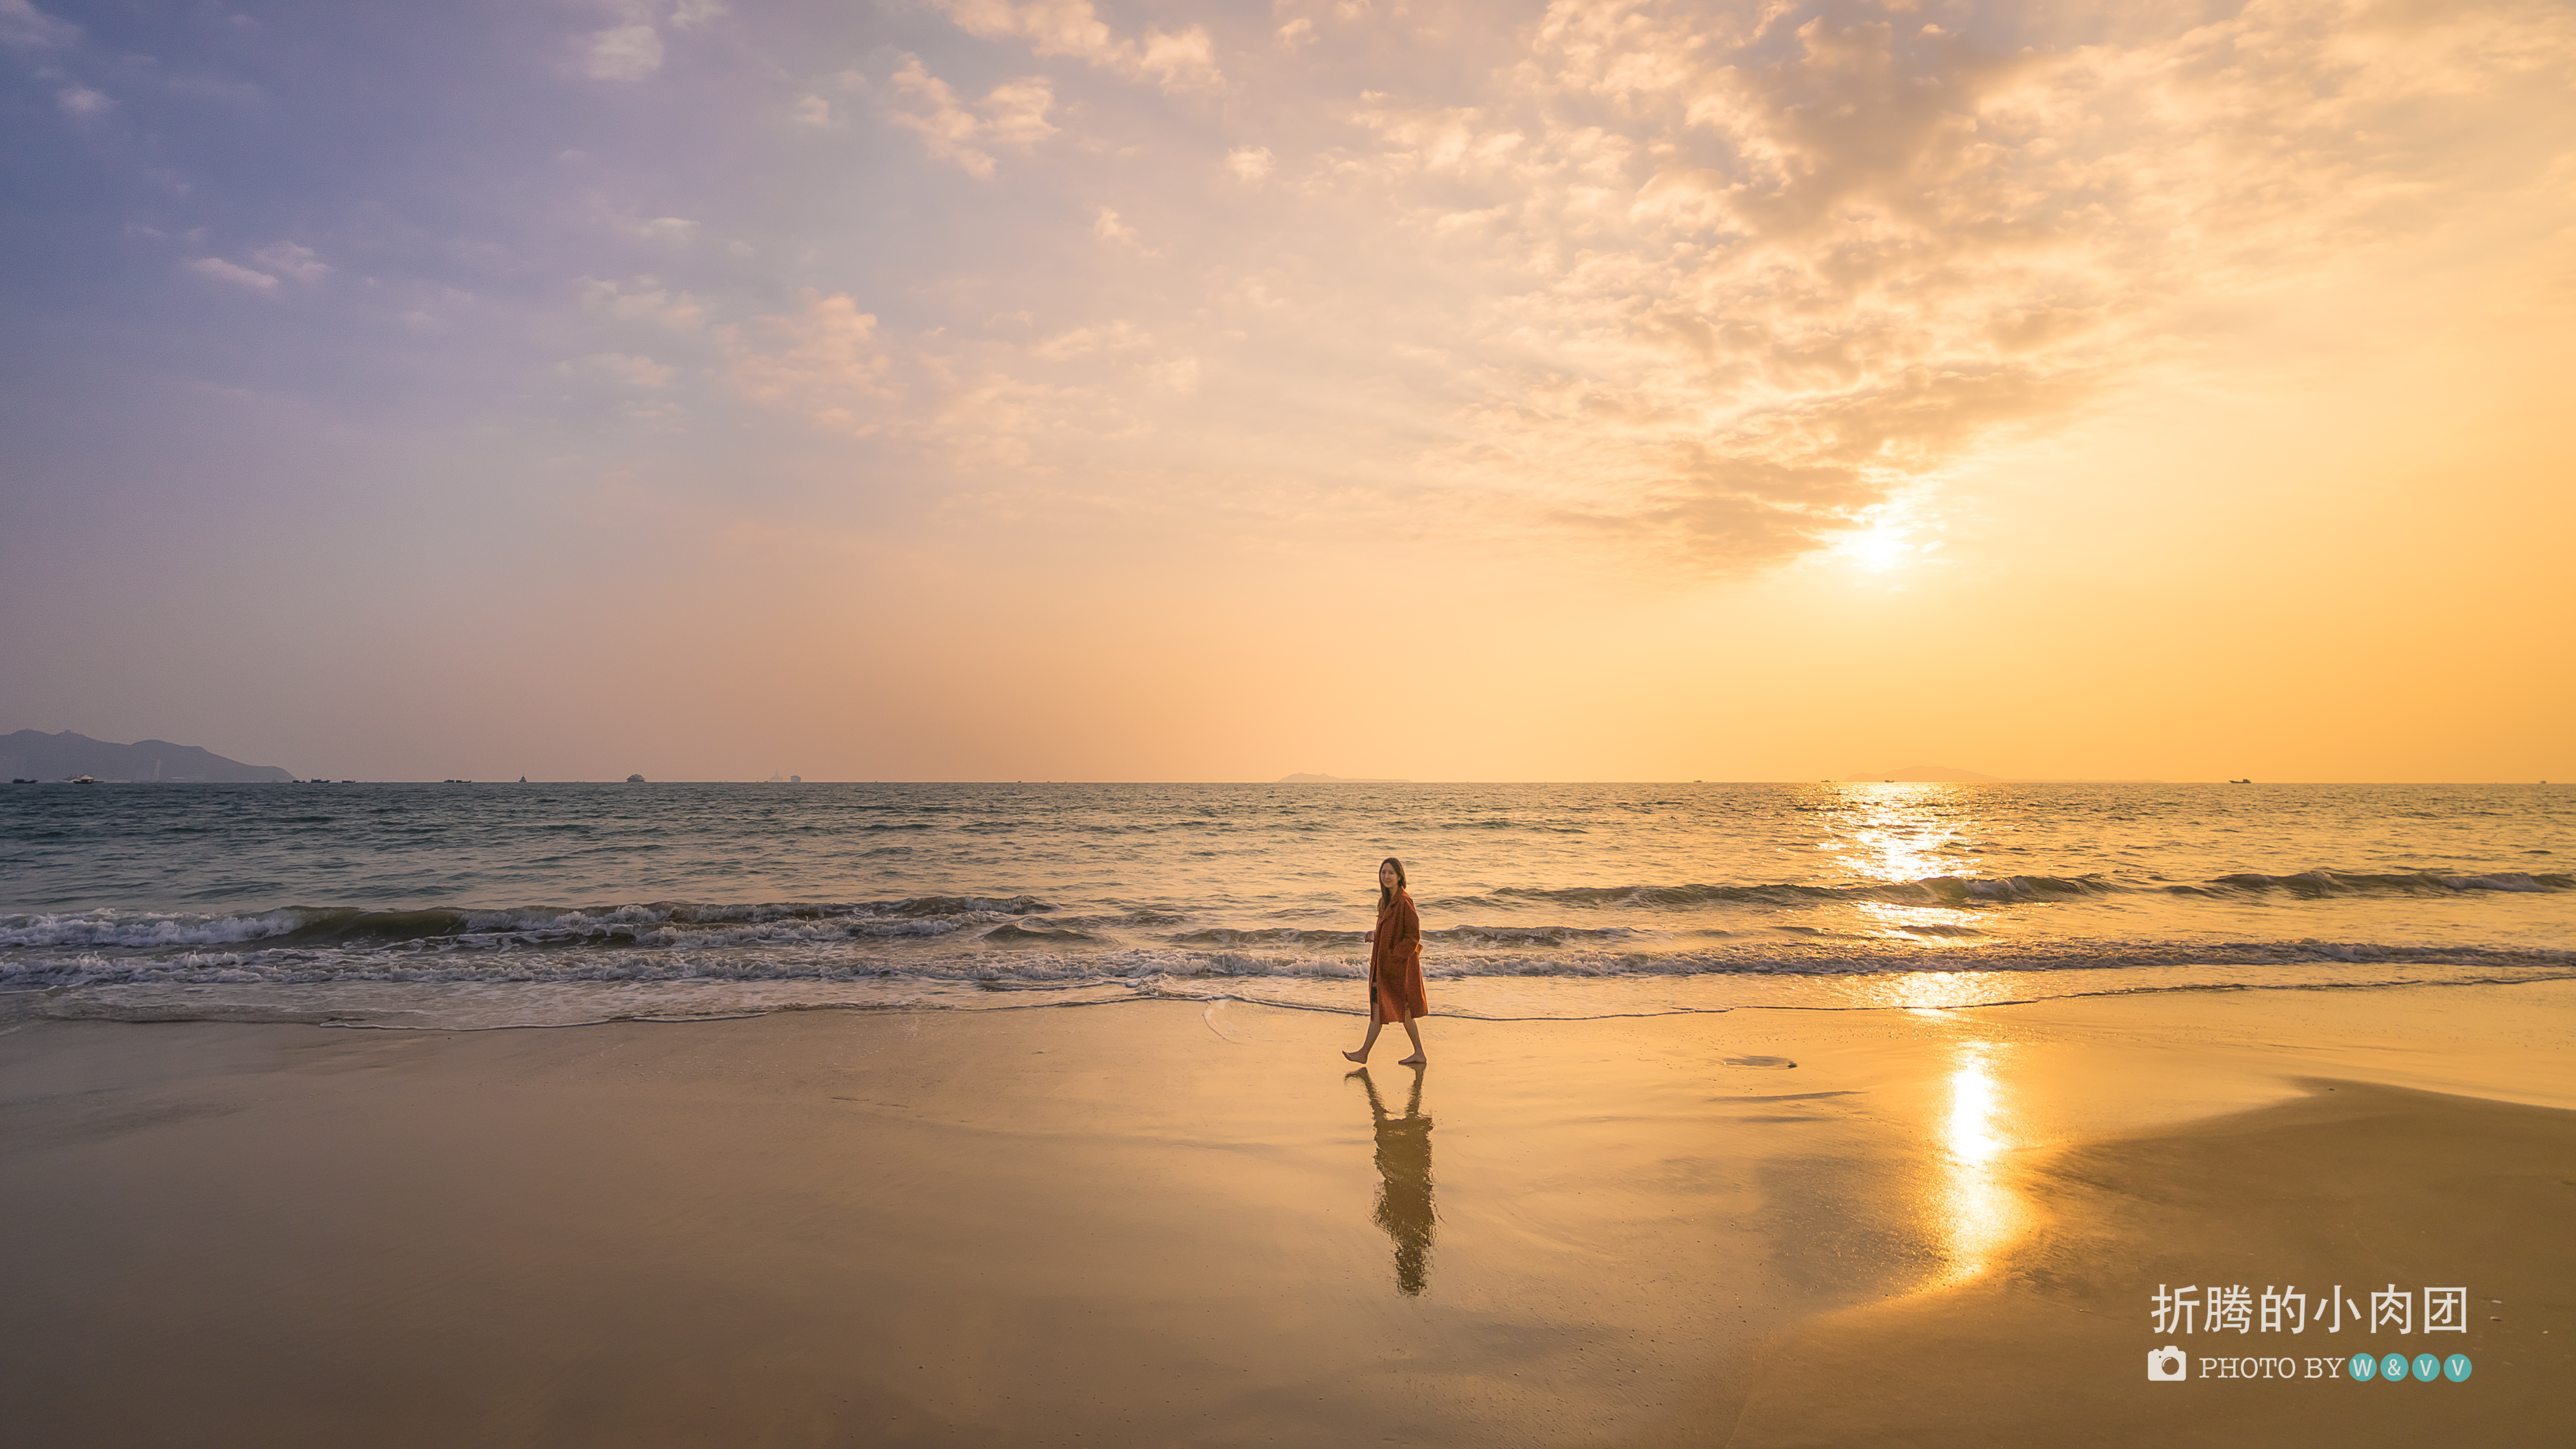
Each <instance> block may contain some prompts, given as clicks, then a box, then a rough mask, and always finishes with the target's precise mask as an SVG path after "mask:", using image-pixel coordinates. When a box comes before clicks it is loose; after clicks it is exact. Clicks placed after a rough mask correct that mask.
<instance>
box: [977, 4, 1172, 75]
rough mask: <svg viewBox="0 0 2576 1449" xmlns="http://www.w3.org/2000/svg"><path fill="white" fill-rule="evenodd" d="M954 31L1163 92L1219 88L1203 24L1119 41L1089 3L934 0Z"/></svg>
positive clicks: (1152, 29)
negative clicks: (1024, 46) (1022, 43)
mask: <svg viewBox="0 0 2576 1449" xmlns="http://www.w3.org/2000/svg"><path fill="white" fill-rule="evenodd" d="M933 3H934V4H937V5H939V6H940V8H942V9H944V10H946V11H947V12H948V13H949V16H950V18H952V19H954V20H955V21H956V22H957V25H958V28H959V29H961V30H964V31H965V32H967V33H968V34H970V35H978V36H983V37H985V38H987V39H1006V38H1016V39H1022V40H1026V41H1028V42H1029V48H1030V50H1031V51H1032V52H1034V53H1036V54H1038V55H1042V56H1052V55H1063V56H1071V57H1073V58H1075V59H1078V60H1082V61H1087V62H1089V63H1090V64H1092V65H1095V66H1099V67H1101V68H1102V69H1104V70H1107V71H1110V72H1111V73H1113V74H1116V75H1119V76H1122V77H1125V78H1126V79H1129V80H1147V79H1150V80H1154V81H1158V82H1160V83H1161V85H1162V86H1163V88H1164V89H1166V90H1181V89H1187V88H1191V87H1198V86H1211V85H1215V84H1218V83H1219V82H1220V81H1221V80H1222V79H1223V77H1222V76H1220V75H1219V74H1218V71H1217V65H1216V47H1215V42H1214V41H1212V40H1211V39H1210V38H1209V36H1208V32H1207V28H1206V27H1205V26H1200V25H1193V26H1190V27H1188V28H1187V29H1185V30H1179V31H1170V32H1166V31H1164V30H1162V29H1160V28H1158V27H1154V26H1147V27H1146V28H1145V31H1144V34H1143V35H1142V36H1141V37H1138V38H1134V39H1125V40H1122V39H1119V38H1118V37H1117V36H1116V35H1114V34H1113V33H1112V32H1111V31H1110V28H1109V26H1108V23H1107V22H1105V21H1103V20H1102V19H1101V18H1100V15H1099V12H1097V11H1096V10H1094V9H1093V8H1092V6H1091V0H1030V3H1027V4H1020V5H1014V4H1012V3H1010V0H933Z"/></svg>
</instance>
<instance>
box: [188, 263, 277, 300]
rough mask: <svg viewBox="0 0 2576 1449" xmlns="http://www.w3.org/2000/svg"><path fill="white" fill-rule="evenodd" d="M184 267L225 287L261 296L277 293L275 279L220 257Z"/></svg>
mask: <svg viewBox="0 0 2576 1449" xmlns="http://www.w3.org/2000/svg"><path fill="white" fill-rule="evenodd" d="M186 266H187V268H188V270H189V271H192V272H195V273H196V274H197V275H198V276H201V277H211V278H213V279H214V280H216V281H218V282H222V283H224V284H225V285H227V286H233V287H241V288H244V289H246V290H249V291H253V292H257V293H259V294H260V295H262V296H274V295H276V293H277V278H275V277H272V276H270V275H269V274H268V273H266V272H254V271H252V270H251V269H250V268H248V267H244V266H237V265H235V264H233V263H231V262H228V261H225V260H224V259H223V258H221V257H199V258H197V259H196V260H194V261H192V262H189V263H187V264H186Z"/></svg>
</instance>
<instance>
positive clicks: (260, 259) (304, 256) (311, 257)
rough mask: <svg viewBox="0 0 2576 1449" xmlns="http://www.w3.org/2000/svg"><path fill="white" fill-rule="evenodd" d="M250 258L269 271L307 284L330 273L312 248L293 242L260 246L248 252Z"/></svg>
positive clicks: (328, 268)
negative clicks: (256, 249)
mask: <svg viewBox="0 0 2576 1449" xmlns="http://www.w3.org/2000/svg"><path fill="white" fill-rule="evenodd" d="M250 259H251V260H252V261H255V262H257V263H259V264H260V265H261V266H263V267H266V268H268V269H269V270H270V271H271V272H275V273H277V274H279V275H281V276H288V277H293V278H294V279H295V280H297V281H299V282H304V283H308V284H309V283H313V282H318V281H321V280H322V279H323V278H324V277H327V276H329V275H331V268H330V266H329V265H328V264H327V263H325V262H324V261H323V260H322V258H321V257H320V255H318V254H317V253H316V252H315V251H314V250H313V248H311V247H308V246H299V245H297V244H296V243H294V242H279V243H277V244H276V245H274V246H265V247H261V248H260V249H259V250H258V251H255V252H252V253H251V254H250Z"/></svg>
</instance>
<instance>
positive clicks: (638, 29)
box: [590, 25, 662, 81]
mask: <svg viewBox="0 0 2576 1449" xmlns="http://www.w3.org/2000/svg"><path fill="white" fill-rule="evenodd" d="M661 68H662V37H661V35H660V34H659V33H658V32H656V31H655V30H654V29H653V27H652V26H650V25H616V26H611V27H610V28H608V29H606V30H603V31H600V32H599V33H598V34H596V35H593V36H592V37H591V38H590V78H591V79H593V80H623V81H640V80H647V79H650V78H651V77H652V76H653V74H654V73H655V72H657V71H659V70H660V69H661Z"/></svg>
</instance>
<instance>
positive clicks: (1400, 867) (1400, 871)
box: [1377, 855, 1411, 911]
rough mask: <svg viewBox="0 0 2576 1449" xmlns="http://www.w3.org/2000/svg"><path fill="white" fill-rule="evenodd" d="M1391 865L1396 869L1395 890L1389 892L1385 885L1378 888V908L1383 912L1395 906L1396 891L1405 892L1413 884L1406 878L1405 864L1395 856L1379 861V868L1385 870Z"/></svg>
mask: <svg viewBox="0 0 2576 1449" xmlns="http://www.w3.org/2000/svg"><path fill="white" fill-rule="evenodd" d="M1390 865H1391V866H1394V867H1395V890H1389V889H1387V888H1386V887H1385V886H1383V885H1381V886H1379V887H1378V888H1377V908H1378V909H1379V910H1381V911H1382V910H1385V909H1386V908H1387V907H1389V906H1391V905H1394V904H1395V892H1396V891H1400V890H1403V889H1405V888H1406V887H1407V886H1408V885H1409V884H1411V883H1410V882H1408V881H1407V880H1405V878H1404V862H1403V861H1400V860H1398V859H1396V858H1395V857H1394V856H1391V855H1390V856H1388V857H1387V858H1386V859H1384V860H1381V861H1379V862H1378V863H1377V868H1378V869H1380V870H1384V869H1386V868H1387V867H1388V866H1390Z"/></svg>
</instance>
